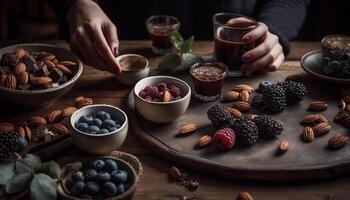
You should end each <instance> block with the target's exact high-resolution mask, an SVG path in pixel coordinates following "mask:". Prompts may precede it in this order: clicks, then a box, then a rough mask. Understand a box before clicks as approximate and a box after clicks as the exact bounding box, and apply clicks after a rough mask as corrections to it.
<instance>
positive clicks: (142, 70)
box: [116, 54, 150, 85]
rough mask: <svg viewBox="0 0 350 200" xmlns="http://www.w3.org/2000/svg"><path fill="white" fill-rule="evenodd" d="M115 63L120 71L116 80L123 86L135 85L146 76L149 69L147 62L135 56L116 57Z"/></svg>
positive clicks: (141, 57)
mask: <svg viewBox="0 0 350 200" xmlns="http://www.w3.org/2000/svg"><path fill="white" fill-rule="evenodd" d="M117 63H118V65H119V67H120V68H121V70H122V73H121V74H118V75H117V76H116V77H117V80H118V81H119V82H120V83H122V84H124V85H135V83H137V82H138V81H139V80H141V79H143V78H145V77H147V76H148V74H149V71H150V67H149V66H148V64H149V63H148V60H147V59H146V58H145V57H143V56H141V55H137V54H124V55H121V56H118V57H117Z"/></svg>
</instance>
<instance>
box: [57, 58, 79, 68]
mask: <svg viewBox="0 0 350 200" xmlns="http://www.w3.org/2000/svg"><path fill="white" fill-rule="evenodd" d="M59 63H60V64H61V65H64V66H66V67H70V66H74V65H77V63H75V62H73V61H69V60H64V61H61V62H59Z"/></svg>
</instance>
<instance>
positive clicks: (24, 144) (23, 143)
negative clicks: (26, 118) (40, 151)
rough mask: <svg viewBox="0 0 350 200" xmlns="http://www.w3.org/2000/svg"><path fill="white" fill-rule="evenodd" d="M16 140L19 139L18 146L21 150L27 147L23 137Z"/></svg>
mask: <svg viewBox="0 0 350 200" xmlns="http://www.w3.org/2000/svg"><path fill="white" fill-rule="evenodd" d="M18 139H19V145H20V146H21V149H22V148H24V147H26V146H27V145H28V142H27V140H26V139H25V138H24V137H19V138H18Z"/></svg>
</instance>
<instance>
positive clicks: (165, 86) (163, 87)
mask: <svg viewBox="0 0 350 200" xmlns="http://www.w3.org/2000/svg"><path fill="white" fill-rule="evenodd" d="M157 88H158V90H159V91H162V92H164V91H165V90H166V89H167V85H166V83H158V84H157Z"/></svg>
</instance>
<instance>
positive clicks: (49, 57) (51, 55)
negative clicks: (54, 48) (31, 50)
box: [42, 53, 56, 60]
mask: <svg viewBox="0 0 350 200" xmlns="http://www.w3.org/2000/svg"><path fill="white" fill-rule="evenodd" d="M55 57H56V56H55V55H53V54H50V53H48V54H47V55H46V56H45V57H43V58H42V60H53V59H55Z"/></svg>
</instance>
